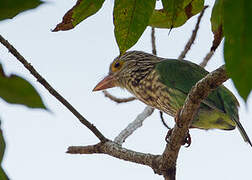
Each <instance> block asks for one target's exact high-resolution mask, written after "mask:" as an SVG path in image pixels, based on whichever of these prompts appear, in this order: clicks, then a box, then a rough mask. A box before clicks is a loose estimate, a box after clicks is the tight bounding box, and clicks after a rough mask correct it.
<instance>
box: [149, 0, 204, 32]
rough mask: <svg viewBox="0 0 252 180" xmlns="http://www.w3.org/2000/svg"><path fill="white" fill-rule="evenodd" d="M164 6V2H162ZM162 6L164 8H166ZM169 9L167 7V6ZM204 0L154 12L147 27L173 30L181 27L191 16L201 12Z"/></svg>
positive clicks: (195, 0)
mask: <svg viewBox="0 0 252 180" xmlns="http://www.w3.org/2000/svg"><path fill="white" fill-rule="evenodd" d="M162 2H163V4H164V1H162ZM168 5H169V4H167V5H164V6H168ZM168 7H169V6H168ZM203 8H204V0H191V1H183V3H182V6H180V8H166V9H160V10H154V11H153V14H152V16H151V18H150V21H149V26H152V27H156V28H168V29H170V28H173V27H179V26H182V25H183V24H184V23H185V22H186V21H187V20H188V19H190V18H191V17H192V16H194V15H196V14H198V13H199V12H201V11H202V10H203Z"/></svg>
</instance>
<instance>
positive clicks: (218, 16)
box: [211, 0, 224, 51]
mask: <svg viewBox="0 0 252 180" xmlns="http://www.w3.org/2000/svg"><path fill="white" fill-rule="evenodd" d="M223 21H224V20H223V0H216V1H215V4H214V7H213V10H212V15H211V24H212V32H213V34H214V40H213V44H212V47H211V51H212V50H214V51H215V49H216V48H217V47H218V46H219V44H220V42H221V40H222V38H223Z"/></svg>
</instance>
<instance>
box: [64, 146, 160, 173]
mask: <svg viewBox="0 0 252 180" xmlns="http://www.w3.org/2000/svg"><path fill="white" fill-rule="evenodd" d="M67 153H70V154H101V153H102V154H107V155H110V156H112V157H115V158H118V159H122V160H125V161H130V162H134V163H137V164H142V165H146V166H149V167H151V168H152V169H154V170H156V168H157V162H158V161H160V158H161V156H160V155H153V154H148V153H142V152H136V151H132V150H129V149H126V148H123V147H122V146H121V145H119V144H117V143H115V142H112V141H107V142H100V143H98V144H95V145H91V146H70V147H69V148H68V150H67ZM155 172H156V171H155Z"/></svg>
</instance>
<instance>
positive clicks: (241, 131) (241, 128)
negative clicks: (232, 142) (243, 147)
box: [235, 120, 252, 147]
mask: <svg viewBox="0 0 252 180" xmlns="http://www.w3.org/2000/svg"><path fill="white" fill-rule="evenodd" d="M235 123H236V125H237V128H238V130H239V131H240V133H241V135H242V137H243V139H244V141H245V142H247V143H249V145H250V146H251V147H252V143H251V141H250V139H249V137H248V134H247V133H246V131H245V129H244V128H243V126H242V124H241V122H240V121H239V120H238V121H235Z"/></svg>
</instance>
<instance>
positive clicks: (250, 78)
mask: <svg viewBox="0 0 252 180" xmlns="http://www.w3.org/2000/svg"><path fill="white" fill-rule="evenodd" d="M223 6H224V35H225V44H224V57H225V63H226V67H227V72H228V74H229V76H230V77H231V78H232V80H233V82H234V85H235V87H236V89H237V90H238V92H239V94H240V95H241V97H242V98H243V99H244V100H245V101H246V100H247V97H248V95H249V93H250V92H251V89H252V51H251V42H252V34H251V32H252V20H251V10H252V1H251V0H239V1H228V0H224V4H223Z"/></svg>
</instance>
